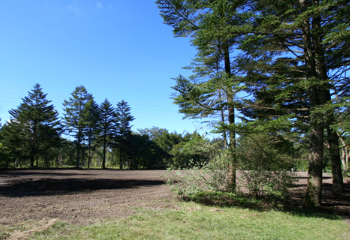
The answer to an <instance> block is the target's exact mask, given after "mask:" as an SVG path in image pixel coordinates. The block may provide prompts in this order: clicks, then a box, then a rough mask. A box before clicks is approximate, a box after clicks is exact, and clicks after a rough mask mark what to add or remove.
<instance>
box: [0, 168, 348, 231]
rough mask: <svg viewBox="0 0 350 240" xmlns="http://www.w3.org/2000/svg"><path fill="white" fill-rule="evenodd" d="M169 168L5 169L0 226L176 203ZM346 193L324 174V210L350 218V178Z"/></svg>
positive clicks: (296, 193)
mask: <svg viewBox="0 0 350 240" xmlns="http://www.w3.org/2000/svg"><path fill="white" fill-rule="evenodd" d="M165 172H166V171H163V170H147V171H129V170H73V169H56V170H32V169H24V170H0V225H13V224H19V223H21V222H23V221H26V220H42V219H44V220H45V219H46V220H48V219H58V220H63V221H67V222H71V223H78V224H89V223H92V222H95V221H96V220H99V219H106V218H114V219H116V218H123V217H126V216H130V215H132V214H135V212H136V210H135V208H138V207H144V208H152V209H162V208H168V207H171V205H172V204H171V202H172V201H173V200H174V199H175V197H174V195H173V193H171V191H170V189H169V187H168V186H165V185H164V177H161V176H162V175H163V174H165ZM344 182H345V183H346V184H345V188H346V191H345V193H344V194H342V195H337V196H335V195H333V194H332V192H331V177H330V175H329V174H324V189H323V206H322V210H326V211H328V212H334V213H336V214H339V215H341V216H343V217H344V218H345V219H346V221H348V222H350V221H349V219H350V178H346V179H345V181H344ZM306 183H307V174H306V173H298V184H297V185H296V186H295V188H293V189H292V197H293V198H294V199H296V200H299V201H302V198H303V195H304V193H305V188H306Z"/></svg>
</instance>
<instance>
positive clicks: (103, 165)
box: [102, 135, 107, 169]
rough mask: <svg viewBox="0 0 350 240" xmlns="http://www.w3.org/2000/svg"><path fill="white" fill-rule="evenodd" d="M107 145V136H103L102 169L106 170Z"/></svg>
mask: <svg viewBox="0 0 350 240" xmlns="http://www.w3.org/2000/svg"><path fill="white" fill-rule="evenodd" d="M106 145H107V139H106V135H104V136H103V159H102V168H103V169H105V168H106Z"/></svg>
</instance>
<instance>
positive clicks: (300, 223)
mask: <svg viewBox="0 0 350 240" xmlns="http://www.w3.org/2000/svg"><path fill="white" fill-rule="evenodd" d="M137 211H138V214H137V215H134V216H131V217H128V218H126V219H120V220H114V221H113V220H108V221H107V220H106V221H102V222H101V223H98V224H93V225H88V226H79V225H71V224H67V223H62V222H56V223H55V224H54V225H53V226H51V227H50V228H49V229H47V230H45V231H42V232H38V233H35V234H34V235H32V236H31V239H293V240H294V239H327V240H329V239H337V240H339V239H340V240H341V239H349V235H350V228H349V226H348V225H347V224H346V223H345V222H344V221H343V220H342V219H340V218H339V217H337V216H335V215H330V214H318V213H312V212H303V211H295V212H282V211H274V210H271V211H257V210H251V209H248V208H234V207H217V206H216V207H214V206H205V205H201V204H198V203H194V202H179V203H176V204H175V205H174V206H173V208H171V209H165V210H164V209H163V210H150V209H144V208H141V209H138V210H137ZM5 234H6V233H5ZM5 236H6V235H5Z"/></svg>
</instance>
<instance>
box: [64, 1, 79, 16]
mask: <svg viewBox="0 0 350 240" xmlns="http://www.w3.org/2000/svg"><path fill="white" fill-rule="evenodd" d="M67 8H68V10H69V11H71V12H73V13H75V14H80V13H81V9H82V4H81V3H80V2H73V3H72V4H70V5H68V6H67Z"/></svg>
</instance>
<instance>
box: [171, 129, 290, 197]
mask: <svg viewBox="0 0 350 240" xmlns="http://www.w3.org/2000/svg"><path fill="white" fill-rule="evenodd" d="M281 141H282V140H281ZM289 147H291V146H290V145H288V143H287V142H284V143H282V142H280V141H278V140H276V138H275V137H271V136H266V135H254V136H250V137H247V138H244V139H241V140H240V143H239V144H238V148H237V151H236V157H237V160H238V161H237V166H236V167H237V183H238V184H237V186H238V188H237V189H236V192H237V193H238V192H241V193H244V194H248V195H250V196H254V197H261V196H274V197H277V198H284V197H285V196H286V195H287V190H288V188H289V187H290V186H291V184H292V183H293V179H294V178H293V173H292V172H291V171H290V170H291V166H293V162H292V159H291V157H290V154H289V151H288V148H289ZM231 156H232V154H230V152H229V151H221V152H220V153H218V154H217V156H215V157H214V159H212V160H211V161H210V162H209V163H207V164H203V165H195V166H193V167H192V168H190V169H187V170H171V169H169V170H168V173H167V174H166V177H167V178H168V181H167V184H170V185H172V191H174V192H175V193H177V194H178V195H179V196H181V197H189V198H191V197H192V196H194V195H196V194H198V193H201V192H210V191H212V192H218V191H219V192H227V191H229V190H228V189H227V186H229V169H228V167H227V166H228V163H229V161H230V157H231Z"/></svg>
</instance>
